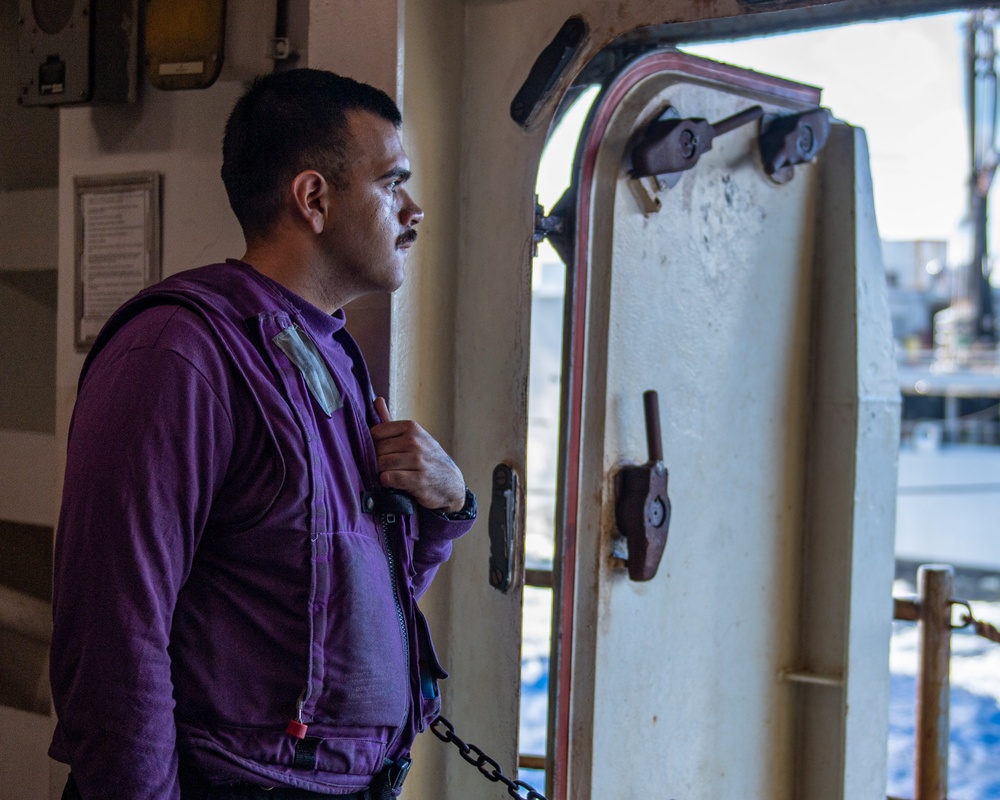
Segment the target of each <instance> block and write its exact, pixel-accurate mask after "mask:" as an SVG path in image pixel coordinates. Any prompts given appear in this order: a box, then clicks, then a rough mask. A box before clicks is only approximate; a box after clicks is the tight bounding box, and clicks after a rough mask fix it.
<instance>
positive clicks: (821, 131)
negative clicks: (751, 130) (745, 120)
mask: <svg viewBox="0 0 1000 800" xmlns="http://www.w3.org/2000/svg"><path fill="white" fill-rule="evenodd" d="M760 128H761V130H760V137H759V145H760V158H761V161H763V162H764V171H765V172H766V173H767V174H768V177H770V178H771V180H773V181H774V182H775V183H788V181H790V180H791V179H792V178H793V177H794V175H795V165H796V164H804V163H806V162H807V161H812V160H813V159H814V158H816V156H817V155H819V151H820V150H822V149H823V146H824V145H825V144H826V140H827V138H828V137H829V135H830V112H829V111H828V110H827V109H825V108H814V109H812V110H810V111H805V112H803V113H801V114H789V115H787V116H783V117H765V118H764V120H763V121H762V122H761V126H760Z"/></svg>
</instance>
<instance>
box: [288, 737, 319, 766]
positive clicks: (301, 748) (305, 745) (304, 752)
mask: <svg viewBox="0 0 1000 800" xmlns="http://www.w3.org/2000/svg"><path fill="white" fill-rule="evenodd" d="M321 741H323V740H322V739H320V738H319V737H318V736H306V737H305V738H303V739H299V740H298V741H297V742H296V743H295V761H293V762H292V764H293V766H294V767H295V769H316V750H318V749H319V743H320V742H321Z"/></svg>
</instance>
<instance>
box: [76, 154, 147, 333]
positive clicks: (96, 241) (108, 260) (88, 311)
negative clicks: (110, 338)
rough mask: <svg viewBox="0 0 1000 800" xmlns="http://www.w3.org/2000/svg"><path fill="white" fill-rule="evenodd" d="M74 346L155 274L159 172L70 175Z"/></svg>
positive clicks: (99, 327) (100, 325)
mask: <svg viewBox="0 0 1000 800" xmlns="http://www.w3.org/2000/svg"><path fill="white" fill-rule="evenodd" d="M74 185H75V188H76V347H77V349H78V350H87V349H88V348H89V347H90V346H91V345H92V344H93V342H94V339H95V338H96V337H97V334H98V333H99V332H100V330H101V328H102V326H103V325H104V323H105V322H107V321H108V318H109V317H110V316H111V315H112V314H113V313H114V311H115V309H117V308H118V307H119V306H120V305H122V303H124V302H125V301H126V300H128V299H129V298H131V297H132V296H133V295H134V294H136V292H138V291H139V290H141V289H143V288H145V287H146V286H149V285H150V284H152V283H154V282H156V281H157V280H159V277H160V252H159V251H160V248H159V240H160V213H159V206H160V203H159V196H160V191H159V189H160V187H159V175H158V174H156V173H139V174H131V175H121V176H115V177H90V178H80V177H78V178H76V179H75V181H74Z"/></svg>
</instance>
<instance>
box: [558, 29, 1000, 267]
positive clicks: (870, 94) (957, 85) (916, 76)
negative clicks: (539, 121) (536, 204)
mask: <svg viewBox="0 0 1000 800" xmlns="http://www.w3.org/2000/svg"><path fill="white" fill-rule="evenodd" d="M966 19H967V15H966V14H964V13H949V14H940V15H935V16H930V17H919V18H915V19H908V20H892V21H888V22H878V23H864V24H857V25H850V26H845V27H841V28H832V29H827V30H819V31H808V32H805V33H795V34H785V35H781V36H771V37H766V38H758V39H753V40H747V41H739V42H724V43H718V44H707V45H697V46H686V47H682V49H683V50H686V51H687V52H691V53H694V54H697V55H703V56H706V57H708V58H712V59H715V60H717V61H725V62H727V63H730V64H735V65H737V66H742V67H748V68H751V69H755V70H757V71H759V72H765V73H771V74H774V75H779V76H782V77H786V78H790V79H792V80H796V81H800V82H802V83H808V84H811V85H813V86H818V87H820V88H822V89H823V99H822V103H823V105H825V106H826V107H827V108H830V109H831V110H832V111H833V113H834V115H835V116H836V117H837V118H839V119H841V120H843V121H845V122H849V123H850V124H852V125H856V126H858V127H861V128H864V129H865V132H866V134H867V138H868V146H869V151H870V158H871V169H872V179H873V184H874V192H875V211H876V216H877V219H878V225H879V232H880V234H881V236H882V238H883V239H887V240H947V241H949V261H953V260H957V259H961V258H962V252H963V251H967V250H968V247H969V244H968V242H969V239H968V237H969V229H968V225H967V223H965V222H964V218H965V214H966V205H967V191H968V190H967V186H968V174H969V169H970V165H969V147H968V136H969V134H968V130H967V122H966V110H965V91H966V89H965V82H964V81H965V79H964V77H963V62H964V25H965V21H966ZM587 105H589V103H587V102H584V103H578V104H577V108H575V109H574V110H572V111H571V112H570V113H569V114H567V117H566V119H565V120H564V122H563V123H562V124H561V125H560V127H559V129H557V130H556V131H554V132H553V136H552V139H551V141H550V143H549V146H548V147H547V148H546V151H547V152H550V153H553V154H558V153H566V154H571V153H572V151H573V144H572V137H573V129H575V130H579V126H580V124H581V123H582V118H583V115H584V113H585V111H586V108H585V106H587ZM564 161H566V159H560V158H543V161H542V164H541V168H540V171H539V181H538V186H539V195H540V199H541V202H542V204H543V206H545V208H546V209H548V208H550V207H551V205H552V204H553V203H554V202H555V201H556V200H557V199H558V196H559V194H560V193H561V191H562V188H563V187H565V186H566V184H567V183H568V174H569V168H570V167H569V164H568V163H562V162H564ZM563 175H565V178H564V177H563ZM994 194H995V193H994ZM996 203H1000V195H997V199H996V200H994V201H993V204H994V205H996ZM998 221H1000V208H998V209H997V211H996V213H995V214H994V215H993V219H992V224H991V231H990V240H991V242H994V243H996V244H997V249H998V250H1000V224H998Z"/></svg>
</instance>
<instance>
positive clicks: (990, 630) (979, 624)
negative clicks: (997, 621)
mask: <svg viewBox="0 0 1000 800" xmlns="http://www.w3.org/2000/svg"><path fill="white" fill-rule="evenodd" d="M966 608H968V606H966ZM962 623H963V624H964V625H971V626H972V627H973V628H974V629H975V631H976V634H977V635H979V636H982V637H983V638H984V639H989V640H990V641H991V642H996V643H997V644H1000V630H997V629H996V628H995V627H994V626H993V625H990V623H988V622H984V621H983V620H981V619H976V618H975V617H974V616H972V609H969V613H968V614H963V615H962Z"/></svg>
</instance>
